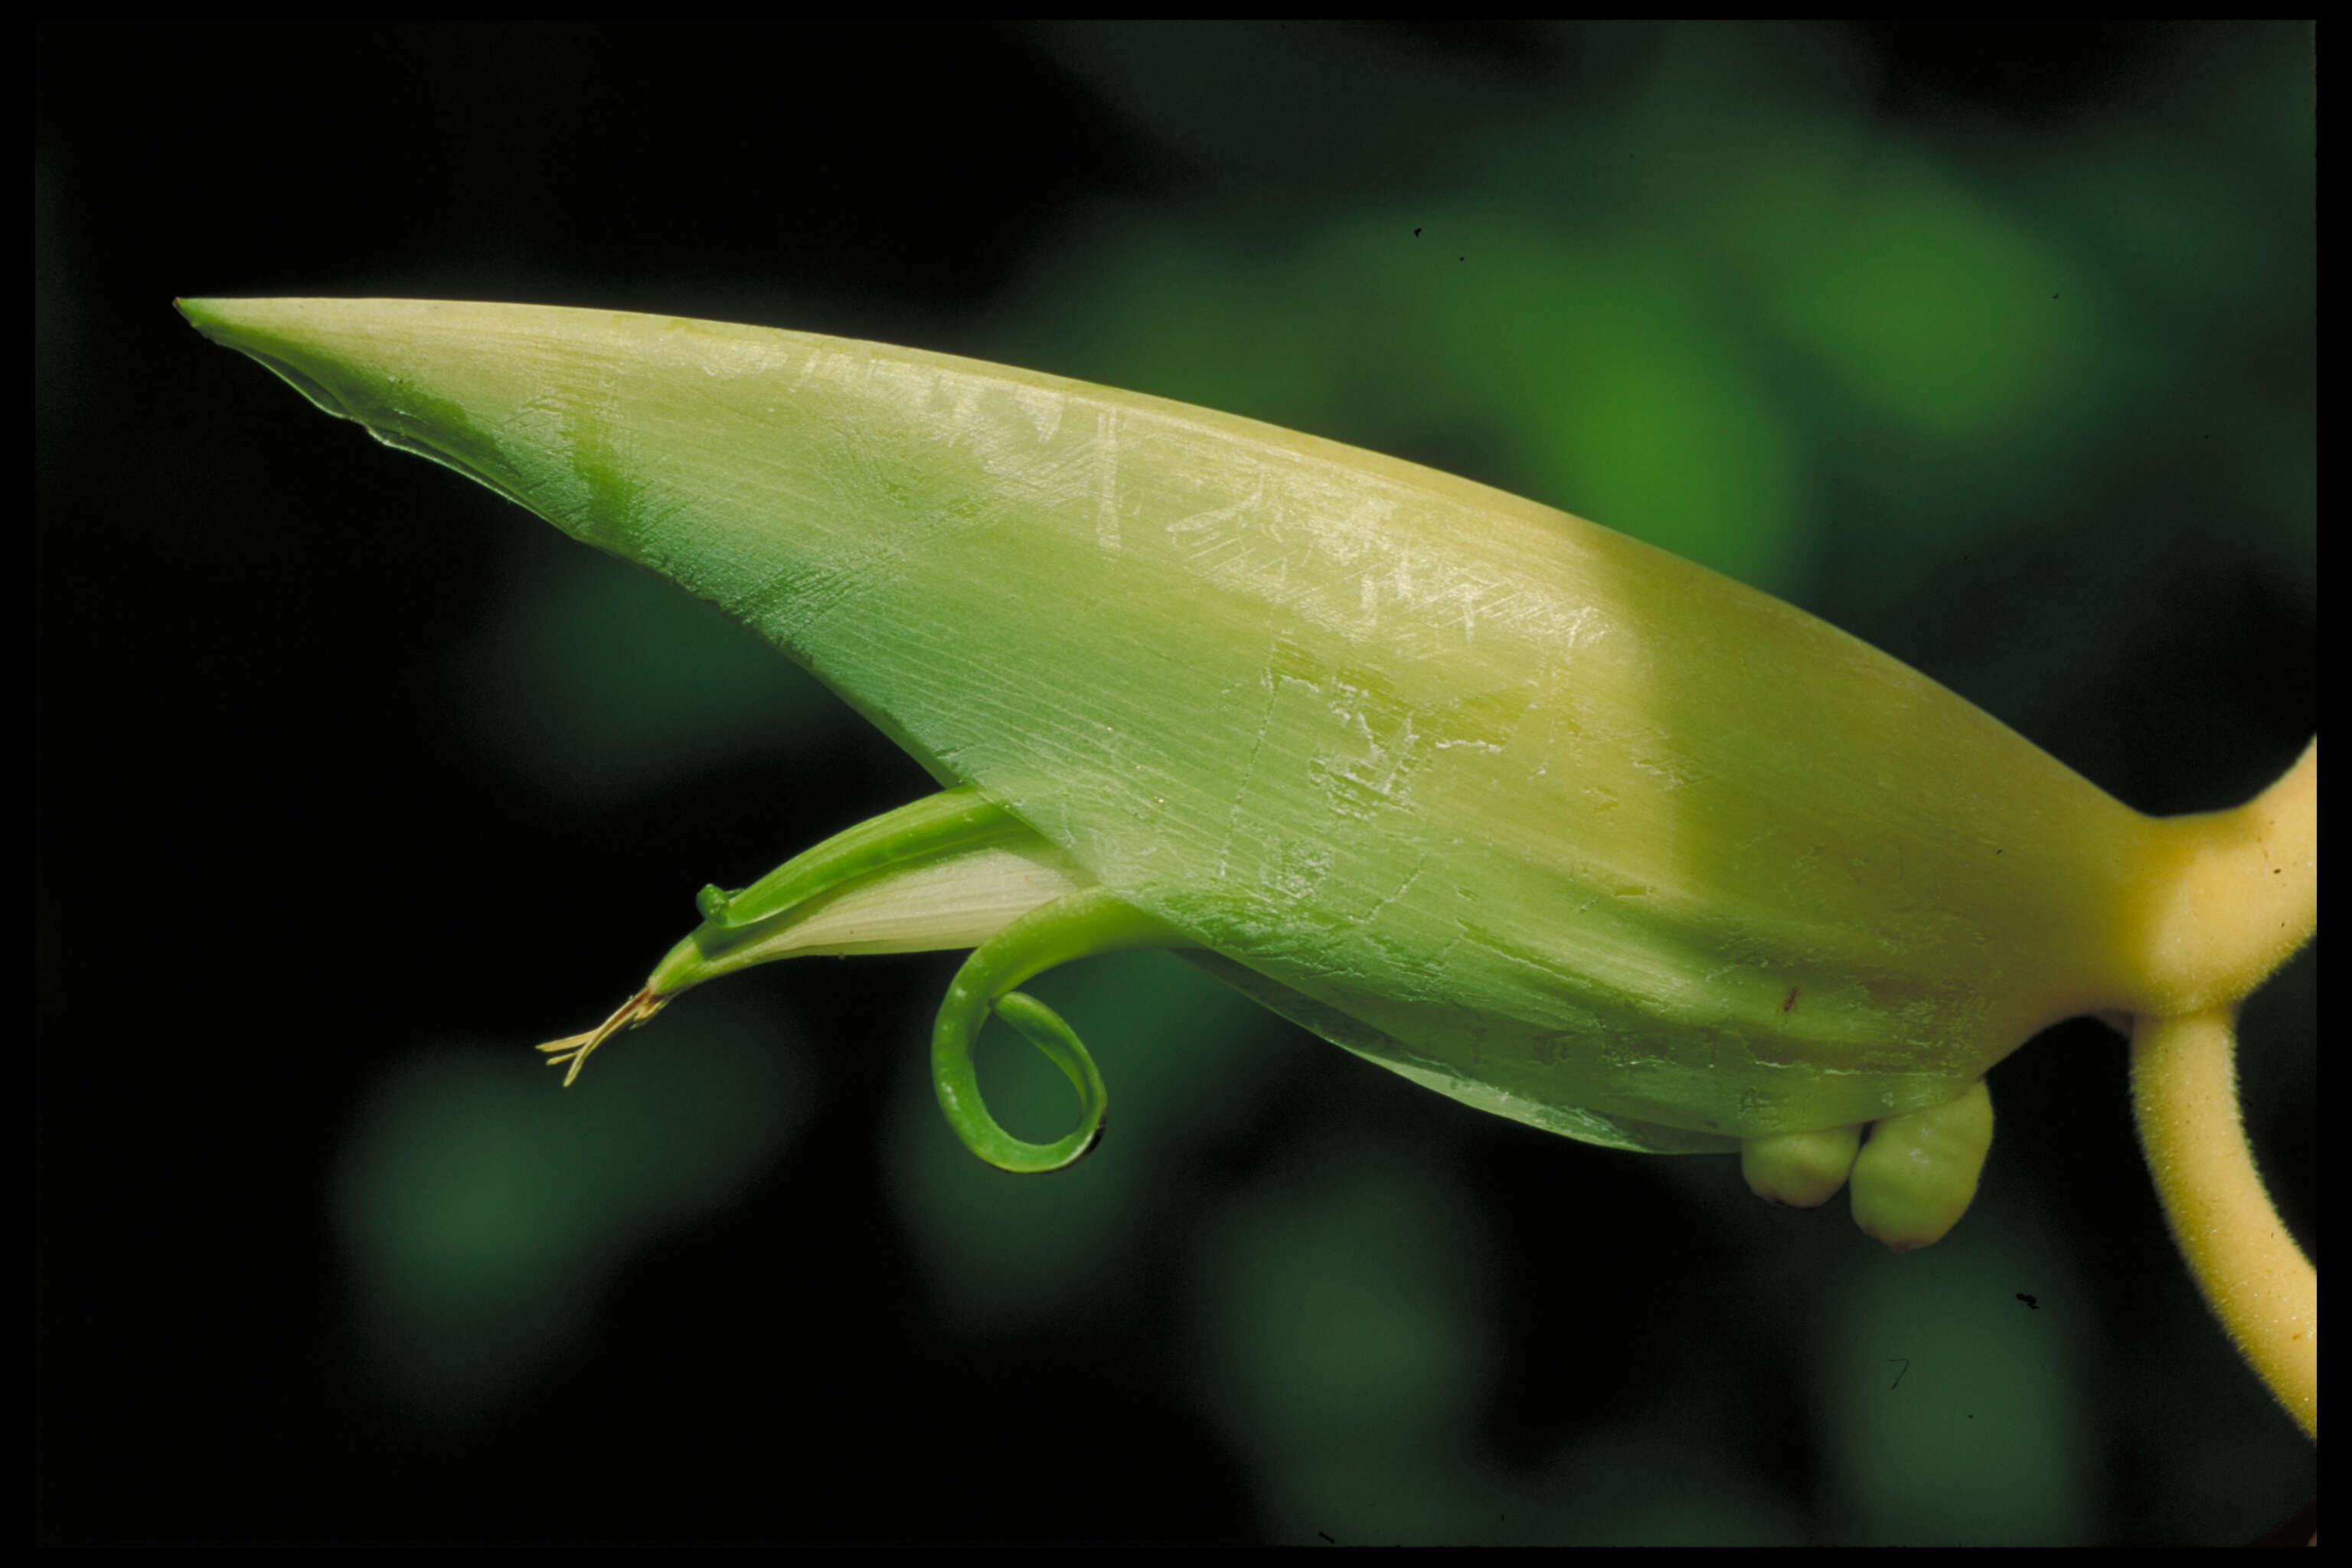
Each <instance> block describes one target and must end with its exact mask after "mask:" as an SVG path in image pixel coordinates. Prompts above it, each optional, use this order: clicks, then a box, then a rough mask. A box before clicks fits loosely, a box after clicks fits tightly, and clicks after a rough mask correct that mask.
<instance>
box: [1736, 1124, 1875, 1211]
mask: <svg viewBox="0 0 2352 1568" xmlns="http://www.w3.org/2000/svg"><path fill="white" fill-rule="evenodd" d="M1861 1147H1862V1124H1861V1123H1860V1122H1856V1123H1855V1124H1854V1125H1853V1126H1851V1127H1830V1128H1825V1129H1823V1130H1822V1131H1819V1132H1777V1133H1774V1134H1773V1135H1771V1136H1770V1137H1769V1138H1748V1139H1745V1140H1743V1141H1742V1142H1741V1143H1740V1145H1739V1173H1740V1174H1741V1175H1743V1176H1746V1177H1747V1178H1748V1189H1749V1190H1750V1191H1751V1192H1753V1193H1754V1194H1756V1195H1757V1196H1758V1197H1759V1198H1762V1199H1763V1200H1764V1201H1765V1202H1766V1203H1768V1204H1786V1205H1789V1206H1790V1208H1800V1209H1811V1208H1819V1207H1821V1206H1822V1205H1823V1204H1825V1203H1827V1202H1829V1201H1830V1200H1831V1199H1832V1198H1833V1197H1835V1196H1837V1190H1838V1189H1839V1188H1840V1187H1842V1186H1844V1185H1845V1178H1846V1174H1847V1173H1849V1172H1851V1171H1852V1170H1853V1160H1854V1154H1855V1152H1856V1151H1858V1150H1859V1149H1861Z"/></svg>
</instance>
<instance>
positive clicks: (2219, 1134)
mask: <svg viewBox="0 0 2352 1568" xmlns="http://www.w3.org/2000/svg"><path fill="white" fill-rule="evenodd" d="M2236 1057H2237V1009H2236V1007H2235V1006H2234V1005H2231V1006H2227V1007H2217V1008H2214V1009H2212V1010H2210V1011H2208V1012H2203V1013H2195V1014H2189V1015H2186V1016H2180V1017H2173V1018H2149V1017H2141V1018H2138V1019H2136V1020H2134V1024H2133V1029H2132V1104H2133V1109H2134V1111H2135V1112H2136V1114H2137V1119H2138V1122H2139V1141H2140V1148H2141V1149H2142V1150H2143V1151H2144V1152H2146V1154H2147V1168H2148V1171H2149V1173H2151V1174H2152V1175H2154V1177H2155V1178H2156V1190H2157V1195H2158V1198H2159V1199H2161V1200H2162V1202H2163V1205H2164V1217H2165V1218H2166V1220H2167V1221H2168V1222H2169V1223H2170V1225H2171V1226H2172V1237H2173V1240H2174V1241H2175V1242H2176V1243H2177V1244H2178V1245H2179V1247H2180V1253H2181V1256H2182V1257H2183V1258H2187V1259H2188V1262H2189V1272H2190V1273H2191V1274H2192V1275H2194V1276H2195V1277H2196V1279H2197V1285H2198V1288H2199V1289H2201V1290H2202V1291H2204V1293H2205V1300H2206V1302H2207V1304H2208V1305H2210V1307H2211V1308H2212V1309H2213V1313H2214V1315H2215V1316H2216V1317H2218V1318H2220V1319H2221V1326H2222V1328H2223V1329H2224V1330H2226V1331H2228V1333H2229V1335H2230V1338H2231V1341H2233V1342H2235V1343H2236V1345H2237V1347H2238V1353H2239V1354H2241V1355H2242V1356H2244V1357H2245V1358H2246V1362H2247V1363H2248V1364H2249V1365H2251V1366H2252V1368H2253V1369H2254V1374H2255V1375H2256V1376H2258V1377H2260V1378H2261V1379H2262V1380H2263V1383H2264V1384H2266V1385H2268V1387H2269V1388H2270V1391H2271V1393H2272V1394H2273V1396H2274V1397H2275V1398H2276V1399H2277V1400H2278V1402H2279V1403H2280V1404H2281V1405H2284V1406H2286V1411H2287V1414H2288V1415H2292V1416H2294V1420H2295V1424H2296V1425H2297V1426H2301V1427H2302V1428H2303V1430H2304V1434H2305V1436H2308V1437H2309V1438H2310V1439H2311V1440H2312V1441H2313V1442H2315V1443H2316V1442H2317V1441H2319V1272H2318V1270H2316V1269H2315V1268H2313V1267H2312V1266H2311V1262H2310V1260H2309V1259H2308V1258H2305V1257H2304V1255H2303V1249H2302V1248H2301V1247H2297V1246H2296V1245H2295V1242H2294V1237H2292V1236H2290V1235H2288V1234H2287V1229H2286V1226H2285V1225H2284V1224H2283V1223H2282V1222H2281V1221H2280V1219H2279V1216H2278V1210H2277V1209H2276V1208H2275V1207H2273V1205H2272V1204H2271V1196H2270V1193H2269V1192H2268V1191H2267V1190H2266V1189H2265V1188H2264V1187H2263V1179H2262V1176H2261V1174H2260V1173H2257V1172H2256V1171H2255V1169H2254V1156H2253V1151H2252V1149H2250V1148H2248V1147H2247V1145H2246V1131H2245V1126H2244V1124H2243V1122H2242V1120H2241V1119H2240V1116H2239V1112H2238V1074H2237V1059H2236Z"/></svg>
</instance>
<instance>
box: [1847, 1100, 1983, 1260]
mask: <svg viewBox="0 0 2352 1568" xmlns="http://www.w3.org/2000/svg"><path fill="white" fill-rule="evenodd" d="M1991 1148H1992V1096H1991V1094H1990V1092H1988V1091H1987V1090H1986V1089H1985V1086H1984V1082H1983V1080H1982V1079H1979V1080H1978V1081H1977V1083H1976V1085H1975V1087H1973V1088H1971V1089H1969V1091H1968V1093H1966V1094H1964V1095H1962V1096H1960V1098H1959V1099H1958V1100H1949V1101H1948V1102H1946V1103H1945V1104H1942V1105H1931V1106H1929V1107H1928V1108H1927V1110H1914V1111H1911V1112H1909V1113H1907V1114H1906V1115H1903V1116H1890V1117H1887V1118H1886V1119H1885V1121H1876V1122H1873V1123H1872V1124H1871V1129H1870V1142H1867V1143H1865V1144H1864V1145H1863V1146H1862V1153H1861V1154H1860V1155H1859V1156H1858V1157H1857V1158H1856V1159H1855V1161H1854V1163H1853V1223H1854V1224H1856V1225H1858V1226H1862V1228H1863V1230H1864V1233H1866V1234H1867V1235H1869V1236H1871V1237H1875V1238H1876V1239H1878V1240H1880V1241H1883V1242H1885V1244H1886V1245H1887V1246H1888V1247H1893V1248H1894V1249H1895V1251H1897V1252H1908V1251H1909V1250H1910V1249H1911V1248H1913V1247H1926V1246H1928V1245H1929V1244H1931V1243H1933V1242H1937V1241H1941V1240H1942V1239H1943V1238H1944V1233H1945V1232H1946V1231H1948V1230H1950V1229H1951V1228H1952V1226H1955V1225H1957V1224H1958V1223H1959V1218H1960V1216H1961V1215H1964V1214H1966V1213H1968V1212H1969V1201H1970V1200H1971V1199H1973V1198H1974V1197H1975V1196H1976V1195H1977V1178H1978V1177H1979V1175H1981V1174H1983V1173H1984V1163H1985V1154H1986V1152H1988V1151H1990V1149H1991Z"/></svg>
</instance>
